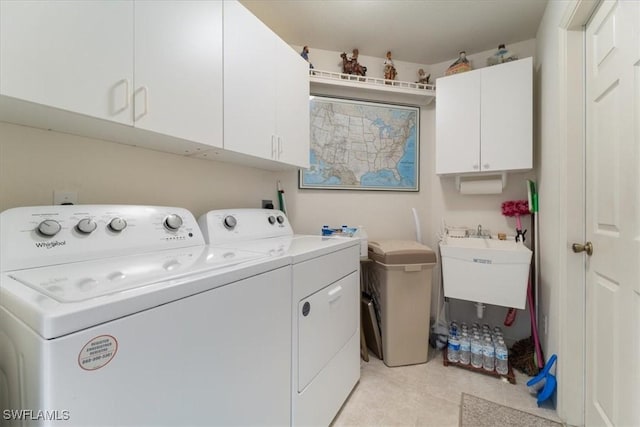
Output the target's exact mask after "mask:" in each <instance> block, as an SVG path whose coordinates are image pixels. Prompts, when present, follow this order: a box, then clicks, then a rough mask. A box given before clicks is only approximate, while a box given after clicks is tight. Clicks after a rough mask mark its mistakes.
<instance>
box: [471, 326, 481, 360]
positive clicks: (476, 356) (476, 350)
mask: <svg viewBox="0 0 640 427" xmlns="http://www.w3.org/2000/svg"><path fill="white" fill-rule="evenodd" d="M471 366H473V367H474V368H482V341H480V335H478V334H475V335H474V336H473V338H472V339H471Z"/></svg>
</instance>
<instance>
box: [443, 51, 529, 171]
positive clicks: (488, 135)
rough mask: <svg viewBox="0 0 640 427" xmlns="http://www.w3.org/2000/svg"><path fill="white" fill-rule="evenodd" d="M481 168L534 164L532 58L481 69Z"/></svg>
mask: <svg viewBox="0 0 640 427" xmlns="http://www.w3.org/2000/svg"><path fill="white" fill-rule="evenodd" d="M481 71H482V101H481V106H482V119H481V122H482V124H481V129H482V136H481V140H482V143H481V150H480V163H481V168H482V170H483V171H503V170H517V169H531V168H532V167H533V145H532V136H533V133H532V126H533V120H532V114H533V90H532V73H533V64H532V59H531V58H526V59H522V60H519V61H514V62H509V63H506V64H502V65H497V66H494V67H487V68H483V69H482V70H481ZM438 91H440V87H438Z"/></svg>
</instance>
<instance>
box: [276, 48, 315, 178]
mask: <svg viewBox="0 0 640 427" xmlns="http://www.w3.org/2000/svg"><path fill="white" fill-rule="evenodd" d="M275 48H276V55H277V56H278V58H279V61H278V65H277V67H278V68H277V69H276V70H277V76H276V77H277V80H276V83H277V84H276V89H277V93H278V96H277V97H276V134H277V137H278V138H279V139H278V147H277V149H278V153H277V156H276V158H277V159H278V161H280V162H283V163H288V164H291V165H296V166H300V167H304V168H308V167H309V138H310V132H311V131H310V128H309V113H307V114H301V112H308V111H309V64H308V63H307V61H305V60H304V59H302V57H301V56H300V55H298V54H297V52H294V51H293V49H291V46H289V45H288V44H286V43H285V42H283V41H282V40H277V41H276V43H275Z"/></svg>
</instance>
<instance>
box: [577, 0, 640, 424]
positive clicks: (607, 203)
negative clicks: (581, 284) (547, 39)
mask: <svg viewBox="0 0 640 427" xmlns="http://www.w3.org/2000/svg"><path fill="white" fill-rule="evenodd" d="M639 27H640V2H637V1H627V0H621V1H605V2H603V3H602V5H601V6H600V8H599V10H598V11H597V12H596V14H595V15H594V17H593V19H592V20H591V22H590V23H589V24H588V26H587V30H586V37H587V40H586V94H587V95H586V104H587V129H586V135H587V142H586V144H587V151H586V185H587V187H586V240H587V241H589V242H591V243H592V245H593V255H591V256H587V257H586V269H587V283H586V286H587V289H586V325H585V326H586V337H585V338H586V364H587V367H586V379H585V383H586V408H585V423H586V425H587V426H592V425H616V426H638V425H640V409H639V408H640V404H639V402H640V371H639V368H638V365H639V362H640V173H639V170H640V125H639V123H640V38H639V36H638V32H639Z"/></svg>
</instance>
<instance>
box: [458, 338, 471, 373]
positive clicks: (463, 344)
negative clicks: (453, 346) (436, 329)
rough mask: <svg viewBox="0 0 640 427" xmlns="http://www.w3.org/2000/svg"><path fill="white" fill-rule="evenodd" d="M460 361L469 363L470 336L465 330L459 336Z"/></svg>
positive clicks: (465, 363)
mask: <svg viewBox="0 0 640 427" xmlns="http://www.w3.org/2000/svg"><path fill="white" fill-rule="evenodd" d="M460 363H461V364H463V365H468V364H469V363H471V338H469V334H468V333H467V332H462V338H460Z"/></svg>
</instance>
